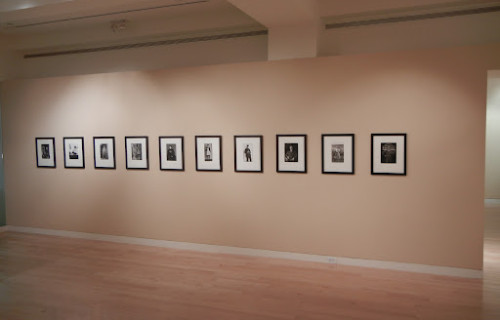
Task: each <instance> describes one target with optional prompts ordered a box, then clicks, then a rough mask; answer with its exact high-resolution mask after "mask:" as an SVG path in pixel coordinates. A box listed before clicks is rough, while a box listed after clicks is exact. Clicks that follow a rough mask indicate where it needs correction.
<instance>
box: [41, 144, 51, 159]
mask: <svg viewBox="0 0 500 320" xmlns="http://www.w3.org/2000/svg"><path fill="white" fill-rule="evenodd" d="M42 159H50V144H48V143H43V144H42Z"/></svg>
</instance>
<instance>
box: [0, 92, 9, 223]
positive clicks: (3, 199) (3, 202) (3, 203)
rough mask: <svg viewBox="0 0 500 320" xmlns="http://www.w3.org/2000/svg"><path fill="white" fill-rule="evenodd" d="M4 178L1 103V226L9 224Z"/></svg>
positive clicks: (0, 110)
mask: <svg viewBox="0 0 500 320" xmlns="http://www.w3.org/2000/svg"><path fill="white" fill-rule="evenodd" d="M4 186H5V184H4V177H3V137H2V101H0V226H5V225H6V224H7V221H6V218H5V189H4Z"/></svg>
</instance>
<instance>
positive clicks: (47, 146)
mask: <svg viewBox="0 0 500 320" xmlns="http://www.w3.org/2000/svg"><path fill="white" fill-rule="evenodd" d="M35 146H36V166H37V167H39V168H55V167H56V152H55V139H54V138H35Z"/></svg>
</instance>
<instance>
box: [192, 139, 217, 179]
mask: <svg viewBox="0 0 500 320" xmlns="http://www.w3.org/2000/svg"><path fill="white" fill-rule="evenodd" d="M195 153H196V170H197V171H222V136H195Z"/></svg>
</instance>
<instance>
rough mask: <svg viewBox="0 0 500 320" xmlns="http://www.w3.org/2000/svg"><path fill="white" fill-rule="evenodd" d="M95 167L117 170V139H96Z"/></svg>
mask: <svg viewBox="0 0 500 320" xmlns="http://www.w3.org/2000/svg"><path fill="white" fill-rule="evenodd" d="M94 167H95V168H96V169H116V159H115V137H94Z"/></svg>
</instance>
